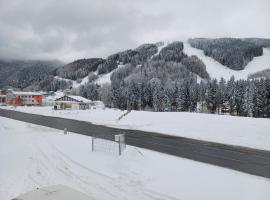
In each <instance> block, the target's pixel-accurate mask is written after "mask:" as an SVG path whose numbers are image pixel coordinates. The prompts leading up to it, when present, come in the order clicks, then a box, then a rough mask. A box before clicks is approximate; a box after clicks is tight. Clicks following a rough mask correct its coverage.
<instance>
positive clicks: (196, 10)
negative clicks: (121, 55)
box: [0, 0, 270, 62]
mask: <svg viewBox="0 0 270 200" xmlns="http://www.w3.org/2000/svg"><path fill="white" fill-rule="evenodd" d="M190 37H265V38H270V1H269V0H223V1H221V0H0V57H1V58H7V59H59V60H63V61H66V62H69V61H73V60H75V59H79V58H90V57H104V58H105V57H107V56H108V55H109V54H111V53H115V52H116V51H119V50H124V49H128V48H134V47H136V46H138V45H140V44H142V43H149V42H158V41H172V40H184V39H186V38H190Z"/></svg>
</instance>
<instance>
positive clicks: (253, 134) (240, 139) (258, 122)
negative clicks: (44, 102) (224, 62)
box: [1, 106, 270, 150]
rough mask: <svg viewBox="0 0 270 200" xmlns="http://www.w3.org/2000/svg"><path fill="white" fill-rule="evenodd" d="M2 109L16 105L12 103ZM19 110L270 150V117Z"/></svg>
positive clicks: (18, 108)
mask: <svg viewBox="0 0 270 200" xmlns="http://www.w3.org/2000/svg"><path fill="white" fill-rule="evenodd" d="M1 108H2V109H14V108H12V107H9V106H5V107H1ZM16 110H17V111H22V112H28V113H35V114H41V115H47V116H55V117H62V118H69V119H77V120H83V121H89V122H92V123H95V124H101V125H105V126H110V127H117V128H122V129H137V130H144V131H150V132H158V133H164V134H169V135H176V136H183V137H187V138H194V139H200V140H205V141H212V142H218V143H224V144H231V145H238V146H244V147H250V148H257V149H264V150H270V134H269V133H270V119H268V118H250V117H238V116H229V115H214V114H202V113H189V112H147V111H131V112H130V113H129V114H128V115H127V116H125V117H123V118H122V119H121V120H118V119H119V117H120V116H122V115H123V114H124V113H125V112H126V111H121V110H118V109H109V108H106V109H104V108H100V107H98V108H96V109H93V108H92V109H90V110H60V111H58V110H57V111H55V110H53V109H52V107H26V106H25V107H17V108H16Z"/></svg>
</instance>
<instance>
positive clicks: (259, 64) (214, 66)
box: [184, 42, 270, 80]
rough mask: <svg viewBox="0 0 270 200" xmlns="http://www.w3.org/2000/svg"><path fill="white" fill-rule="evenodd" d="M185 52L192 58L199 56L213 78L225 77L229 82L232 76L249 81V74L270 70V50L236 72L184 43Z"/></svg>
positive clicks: (266, 50) (266, 49)
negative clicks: (192, 56)
mask: <svg viewBox="0 0 270 200" xmlns="http://www.w3.org/2000/svg"><path fill="white" fill-rule="evenodd" d="M184 52H185V53H186V54H187V55H189V56H191V55H196V56H198V57H199V58H200V59H201V60H202V61H203V62H204V64H205V65H206V70H207V72H208V73H209V75H210V77H211V78H216V79H220V78H221V77H223V78H224V79H225V80H229V79H230V77H231V76H235V79H247V78H248V75H249V74H252V73H255V72H258V71H261V70H264V69H270V49H269V48H264V49H263V56H259V57H254V58H253V60H252V61H251V62H249V63H248V65H247V66H246V67H245V69H244V70H240V71H236V70H232V69H230V68H228V67H226V66H224V65H222V64H220V63H219V62H217V61H215V60H214V59H213V58H211V57H208V56H205V55H204V53H203V51H202V50H200V49H196V48H193V47H191V46H190V44H189V43H188V42H185V43H184Z"/></svg>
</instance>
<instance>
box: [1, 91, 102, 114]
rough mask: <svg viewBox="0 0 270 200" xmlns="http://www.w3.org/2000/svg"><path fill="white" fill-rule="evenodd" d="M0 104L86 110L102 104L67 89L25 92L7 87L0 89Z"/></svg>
mask: <svg viewBox="0 0 270 200" xmlns="http://www.w3.org/2000/svg"><path fill="white" fill-rule="evenodd" d="M0 105H1V106H6V105H10V106H15V107H16V106H52V107H53V108H54V109H55V110H66V109H71V110H86V109H90V108H91V107H94V106H97V105H103V104H102V102H99V101H91V100H89V99H86V98H84V97H81V96H75V95H71V94H70V91H69V90H65V91H63V92H53V91H51V92H25V91H14V90H11V89H7V90H0Z"/></svg>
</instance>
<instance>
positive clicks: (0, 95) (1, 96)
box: [0, 90, 7, 105]
mask: <svg viewBox="0 0 270 200" xmlns="http://www.w3.org/2000/svg"><path fill="white" fill-rule="evenodd" d="M6 101H7V95H6V91H5V90H0V105H1V104H5V103H6Z"/></svg>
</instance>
